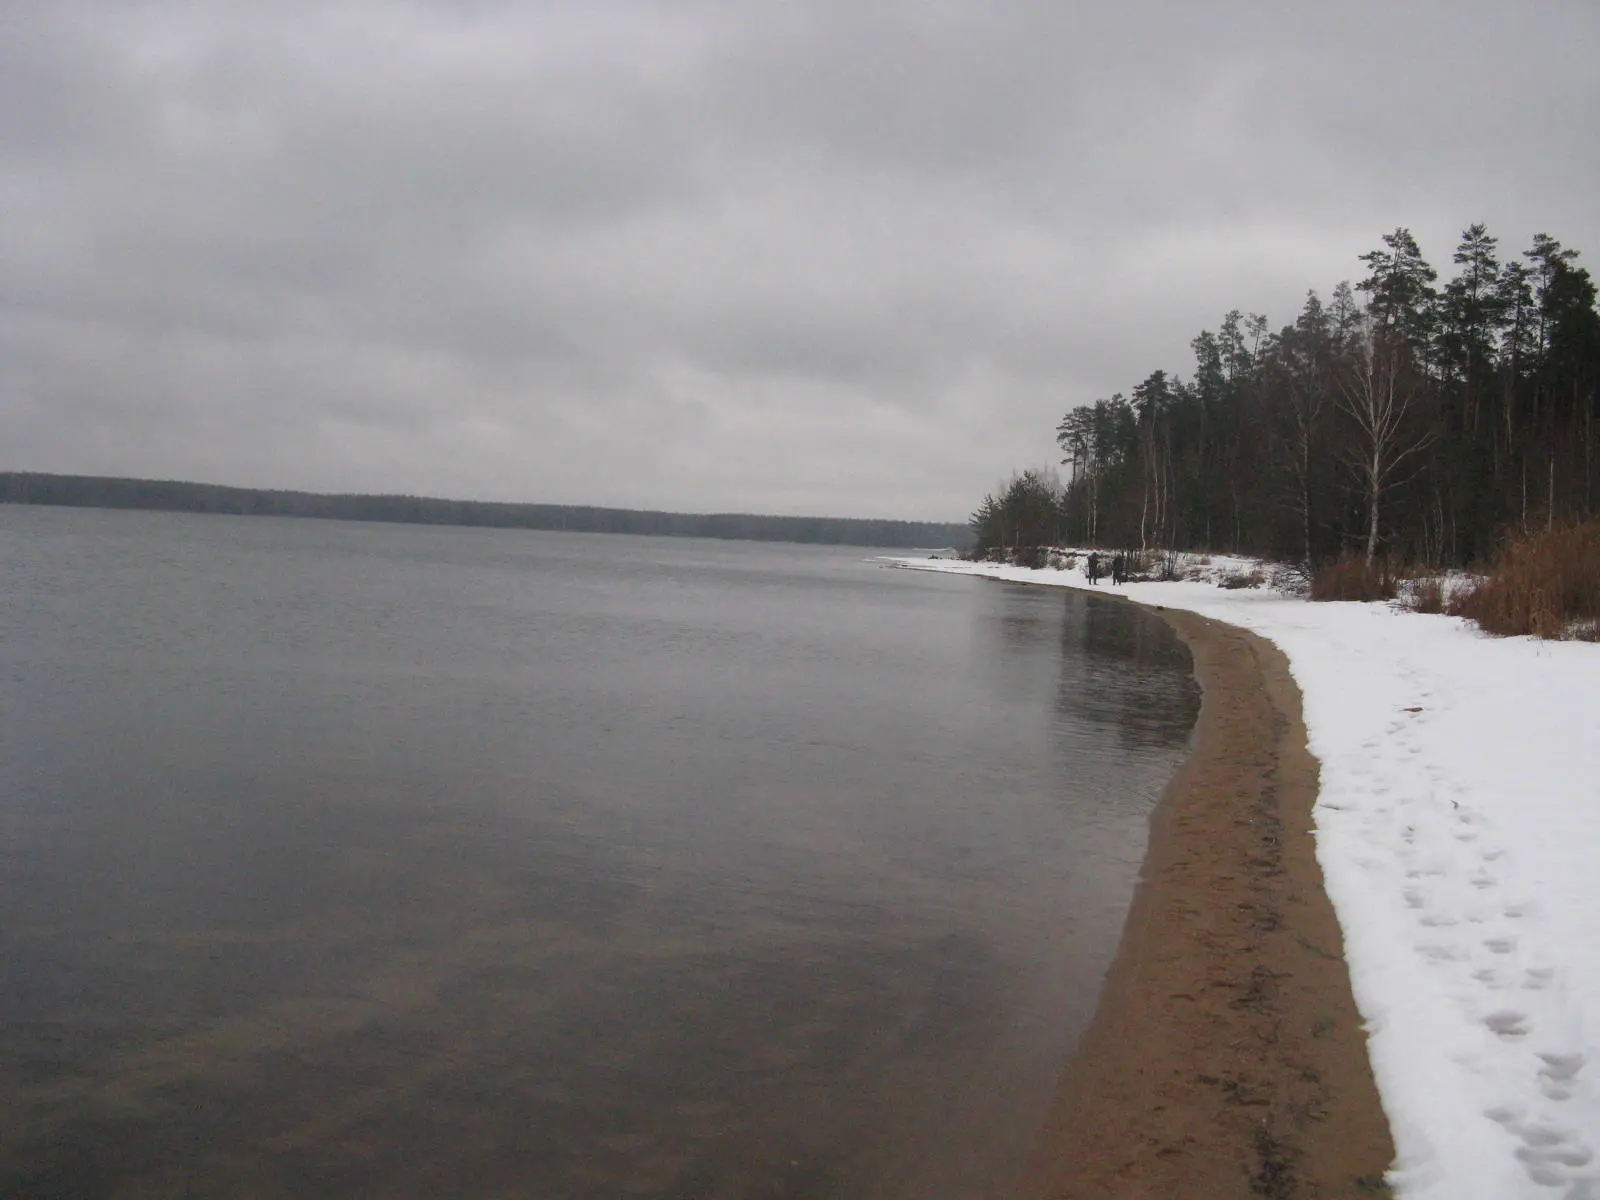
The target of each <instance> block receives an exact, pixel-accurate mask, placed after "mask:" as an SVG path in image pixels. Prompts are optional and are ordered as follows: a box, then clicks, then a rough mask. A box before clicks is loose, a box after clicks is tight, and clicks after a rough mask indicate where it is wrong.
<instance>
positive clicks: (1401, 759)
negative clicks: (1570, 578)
mask: <svg viewBox="0 0 1600 1200" xmlns="http://www.w3.org/2000/svg"><path fill="white" fill-rule="evenodd" d="M1102 557H1104V555H1103V554H1102ZM894 565H896V566H902V567H911V568H916V569H921V570H936V571H943V572H953V573H962V574H970V575H980V576H987V577H991V578H997V579H1005V580H1013V581H1016V582H1023V583H1033V584H1049V585H1055V586H1068V587H1087V586H1088V584H1087V581H1086V580H1085V578H1084V576H1083V574H1082V573H1081V570H1080V569H1079V568H1078V567H1071V568H1068V569H1065V570H1057V569H1053V568H1049V567H1047V568H1044V569H1042V570H1029V569H1027V568H1021V567H1010V566H999V565H995V564H988V563H965V562H955V561H948V560H941V561H931V560H928V559H916V560H914V559H897V560H894ZM1206 571H1207V573H1209V575H1210V577H1211V578H1213V579H1218V580H1220V579H1222V578H1225V577H1226V576H1228V575H1236V576H1245V575H1249V574H1251V573H1252V572H1259V571H1261V568H1260V564H1257V563H1252V562H1250V561H1249V560H1243V559H1217V558H1213V559H1211V560H1210V563H1209V567H1208V568H1207V569H1206ZM1197 573H1198V572H1197ZM1263 573H1264V572H1263ZM1095 590H1099V591H1105V592H1111V591H1115V592H1116V593H1118V594H1120V595H1124V596H1127V597H1129V598H1131V599H1133V600H1137V601H1141V602H1144V603H1149V604H1160V605H1166V606H1167V607H1170V608H1181V609H1188V610H1191V611H1193V612H1196V613H1199V614H1201V615H1203V616H1206V617H1212V618H1215V619H1217V620H1220V621H1226V622H1228V623H1230V624H1233V625H1239V626H1243V627H1244V628H1246V629H1250V630H1252V631H1254V632H1255V633H1258V634H1260V635H1261V636H1263V637H1265V638H1267V639H1269V640H1271V641H1272V642H1275V643H1276V644H1277V645H1278V646H1279V647H1280V648H1281V649H1282V650H1283V651H1284V653H1285V655H1286V656H1287V658H1288V660H1289V666H1290V670H1291V671H1292V673H1293V675H1294V678H1295V681H1296V683H1297V684H1298V685H1299V687H1300V690H1301V693H1302V696H1303V698H1304V711H1305V722H1306V728H1307V732H1308V737H1309V742H1310V748H1311V751H1312V753H1313V754H1315V755H1316V757H1317V758H1318V759H1319V760H1320V762H1321V768H1322V771H1321V790H1320V794H1319V797H1318V800H1317V803H1316V806H1315V808H1314V811H1313V821H1314V825H1315V830H1314V834H1315V838H1316V847H1317V858H1318V860H1319V862H1320V863H1321V865H1322V870H1323V874H1324V876H1325V877H1326V881H1327V890H1328V895H1329V897H1330V899H1331V900H1332V902H1333V906H1334V909H1335V911H1336V912H1337V914H1338V917H1339V921H1340V924H1341V925H1342V926H1343V930H1344V937H1345V957H1346V960H1347V962H1348V964H1349V969H1350V977H1351V984H1352V988H1353V990H1354V993H1355V998H1356V1003H1357V1006H1358V1007H1359V1008H1360V1010H1361V1014H1362V1017H1363V1019H1364V1021H1365V1024H1366V1026H1367V1030H1368V1032H1369V1034H1370V1041H1369V1045H1370V1051H1371V1056H1372V1066H1373V1074H1374V1076H1375V1077H1376V1079H1377V1083H1378V1090H1379V1093H1380V1095H1381V1097H1382V1100H1383V1106H1384V1110H1385V1112H1386V1113H1387V1115H1388V1118H1389V1123H1390V1127H1391V1129H1392V1131H1393V1134H1394V1141H1395V1148H1396V1159H1395V1164H1394V1167H1393V1169H1392V1170H1391V1171H1390V1174H1389V1182H1390V1185H1391V1186H1392V1187H1393V1188H1394V1190H1395V1193H1396V1195H1397V1196H1399V1197H1400V1198H1401V1200H1480V1198H1481V1200H1507V1198H1512V1197H1541V1198H1552V1200H1554V1198H1558V1197H1559V1198H1562V1200H1600V1162H1597V1161H1596V1156H1597V1153H1600V645H1596V644H1592V643H1590V644H1585V643H1580V642H1540V641H1535V640H1533V639H1530V638H1491V637H1489V636H1487V635H1485V634H1483V633H1481V632H1479V631H1478V630H1477V628H1476V627H1475V626H1473V625H1472V624H1470V623H1469V622H1466V621H1463V620H1461V619H1459V618H1454V617H1445V616H1424V615H1421V614H1417V613H1412V612H1409V611H1405V610H1403V609H1400V608H1398V607H1395V606H1392V605H1388V604H1358V603H1318V604H1313V603H1310V602H1308V601H1306V600H1303V599H1300V598H1297V597H1295V596H1292V595H1289V594H1286V593H1284V592H1281V591H1276V590H1273V589H1271V588H1267V587H1256V588H1235V589H1232V590H1230V589H1225V588H1223V587H1221V586H1218V584H1217V583H1214V582H1194V581H1187V582H1174V583H1135V584H1125V585H1122V586H1120V587H1117V588H1115V589H1113V588H1111V587H1110V586H1109V585H1108V584H1106V583H1104V582H1102V583H1101V584H1100V585H1099V587H1098V588H1096V589H1095Z"/></svg>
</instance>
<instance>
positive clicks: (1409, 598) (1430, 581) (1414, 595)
mask: <svg viewBox="0 0 1600 1200" xmlns="http://www.w3.org/2000/svg"><path fill="white" fill-rule="evenodd" d="M1444 603H1445V595H1444V579H1443V578H1442V577H1440V576H1438V575H1418V576H1417V577H1416V578H1415V579H1412V580H1411V581H1410V582H1409V583H1408V584H1407V585H1406V597H1405V604H1406V607H1407V608H1409V609H1410V610H1411V611H1412V612H1419V613H1442V612H1443V611H1444Z"/></svg>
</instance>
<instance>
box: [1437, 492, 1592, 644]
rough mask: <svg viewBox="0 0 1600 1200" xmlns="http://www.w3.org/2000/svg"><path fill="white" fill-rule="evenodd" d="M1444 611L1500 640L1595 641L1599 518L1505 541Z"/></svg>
mask: <svg viewBox="0 0 1600 1200" xmlns="http://www.w3.org/2000/svg"><path fill="white" fill-rule="evenodd" d="M1449 610H1450V612H1451V613H1453V614H1454V615H1456V616H1460V617H1467V618H1468V619H1470V620H1473V621H1476V622H1477V623H1478V625H1479V627H1480V628H1482V629H1483V630H1484V631H1485V632H1486V633H1494V634H1500V635H1502V636H1505V637H1520V636H1522V635H1524V634H1532V635H1533V636H1534V637H1542V638H1579V639H1582V640H1584V641H1596V640H1600V520H1596V521H1587V522H1585V523H1584V524H1582V525H1572V526H1568V527H1567V528H1566V529H1552V530H1548V531H1546V532H1543V533H1532V534H1526V535H1524V536H1523V537H1520V538H1517V539H1515V540H1513V541H1511V542H1508V543H1507V544H1506V546H1505V548H1504V549H1503V550H1501V552H1500V556H1499V558H1498V559H1496V560H1495V564H1494V567H1493V569H1491V570H1490V572H1489V573H1488V574H1487V575H1486V576H1485V577H1484V578H1483V580H1482V582H1480V583H1479V584H1477V586H1475V587H1473V588H1471V589H1469V590H1467V591H1465V592H1463V593H1461V594H1460V595H1459V596H1457V597H1455V598H1454V599H1453V600H1452V601H1451V603H1450V605H1449Z"/></svg>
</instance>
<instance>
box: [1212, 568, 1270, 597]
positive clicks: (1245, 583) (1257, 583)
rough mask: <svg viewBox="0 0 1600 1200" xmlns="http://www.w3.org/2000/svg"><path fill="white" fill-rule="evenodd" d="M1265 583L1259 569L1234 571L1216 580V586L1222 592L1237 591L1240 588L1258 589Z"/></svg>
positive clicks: (1264, 578)
mask: <svg viewBox="0 0 1600 1200" xmlns="http://www.w3.org/2000/svg"><path fill="white" fill-rule="evenodd" d="M1266 582H1267V577H1266V576H1265V575H1263V574H1262V573H1261V570H1260V568H1257V569H1255V570H1251V571H1234V572H1232V573H1230V574H1227V575H1224V576H1223V577H1222V578H1221V579H1219V580H1217V586H1218V587H1219V588H1222V589H1223V590H1224V591H1230V592H1232V591H1238V590H1239V589H1241V588H1258V587H1261V586H1262V585H1263V584H1265V583H1266Z"/></svg>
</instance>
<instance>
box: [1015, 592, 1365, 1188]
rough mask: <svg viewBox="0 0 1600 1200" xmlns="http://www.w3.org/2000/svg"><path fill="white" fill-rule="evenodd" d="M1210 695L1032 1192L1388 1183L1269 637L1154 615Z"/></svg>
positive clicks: (1312, 792)
mask: <svg viewBox="0 0 1600 1200" xmlns="http://www.w3.org/2000/svg"><path fill="white" fill-rule="evenodd" d="M1161 611H1162V616H1163V617H1164V618H1165V619H1166V620H1167V621H1168V623H1169V624H1170V625H1172V627H1173V628H1174V629H1175V630H1176V631H1177V632H1178V634H1179V635H1180V636H1181V637H1182V638H1183V639H1184V641H1185V642H1186V643H1188V645H1189V647H1190V650H1191V652H1192V654H1193V656H1194V668H1195V674H1196V677H1197V678H1198V679H1199V681H1200V684H1201V687H1202V689H1203V690H1204V701H1203V706H1202V709H1201V713H1200V718H1199V722H1198V724H1197V726H1196V741H1195V749H1194V753H1193V755H1192V756H1191V758H1190V759H1189V760H1188V761H1187V763H1186V764H1185V765H1184V767H1183V768H1182V769H1181V771H1180V772H1179V773H1178V775H1177V776H1176V777H1175V778H1174V780H1173V781H1172V784H1171V786H1170V787H1169V789H1168V791H1167V793H1166V795H1165V797H1164V798H1163V800H1162V803H1161V806H1160V808H1159V810H1158V811H1157V814H1156V816H1155V819H1154V821H1153V824H1152V828H1151V838H1150V846H1149V851H1148V854H1147V857H1146V860H1145V865H1144V871H1143V874H1142V879H1141V883H1140V885H1139V890H1138V893H1137V895H1136V896H1135V899H1134V902H1133V907H1132V909H1131V911H1130V913H1129V916H1128V922H1127V926H1126V929H1125V931H1124V934H1123V939H1122V944H1121V947H1120V949H1119V951H1118V957H1117V960H1116V963H1115V965H1114V966H1113V968H1112V970H1111V974H1110V976H1109V978H1108V979H1107V982H1106V988H1105V991H1104V993H1103V995H1102V998H1101V1001H1100V1005H1099V1008H1098V1010H1097V1013H1096V1017H1095V1019H1094V1022H1093V1024H1092V1025H1091V1027H1090V1029H1089V1031H1088V1033H1087V1034H1086V1035H1085V1036H1084V1039H1083V1041H1082V1043H1081V1044H1080V1047H1079V1051H1078V1054H1077V1057H1076V1060H1075V1061H1074V1062H1073V1063H1072V1065H1071V1066H1070V1068H1069V1070H1068V1071H1067V1073H1066V1075H1065V1076H1064V1078H1063V1081H1062V1084H1061V1087H1060V1090H1059V1092H1058V1094H1057V1096H1056V1098H1055V1101H1054V1105H1053V1108H1052V1111H1051V1114H1050V1116H1049V1118H1048V1120H1047V1123H1046V1125H1045V1127H1044V1129H1043V1131H1042V1133H1041V1135H1040V1137H1039V1140H1038V1143H1037V1145H1036V1148H1035V1151H1034V1154H1033V1157H1032V1160H1031V1162H1030V1165H1029V1171H1028V1178H1027V1184H1026V1188H1025V1191H1024V1195H1026V1196H1028V1197H1031V1198H1043V1197H1048V1198H1050V1200H1062V1198H1067V1197H1073V1198H1080V1197H1081V1198H1083V1200H1091V1198H1092V1200H1123V1198H1128V1200H1132V1198H1135V1197H1150V1198H1152V1200H1154V1198H1157V1197H1159V1198H1162V1200H1168V1198H1171V1197H1185V1198H1203V1197H1250V1196H1265V1197H1272V1198H1278V1200H1290V1198H1300V1197H1371V1196H1386V1195H1388V1194H1389V1192H1388V1189H1387V1188H1386V1187H1385V1185H1384V1183H1383V1172H1384V1170H1385V1169H1386V1168H1387V1166H1388V1165H1389V1164H1390V1162H1391V1161H1392V1160H1393V1156H1394V1151H1393V1146H1392V1144H1391V1142H1390V1138H1389V1129H1388V1124H1387V1121H1386V1120H1385V1118H1384V1116H1383V1112H1382V1109H1381V1106H1380V1104H1379V1100H1378V1094H1377V1090H1376V1087H1375V1085H1374V1084H1373V1081H1372V1075H1371V1070H1370V1067H1369V1065H1368V1057H1367V1044H1366V1034H1365V1033H1364V1031H1363V1030H1362V1028H1361V1024H1360V1018H1359V1016H1358V1015H1357V1012H1356V1008H1355V1002H1354V1000H1353V998H1352V996H1351V992H1350V983H1349V976H1348V972H1347V970H1346V967H1345V964H1344V960H1343V957H1342V949H1343V942H1342V937H1341V933H1340V929H1339V925H1338V921H1337V919H1336V918H1335V916H1334V914H1333V909H1332V906H1331V905H1330V904H1329V901H1328V898H1327V895H1326V894H1325V892H1324V890H1323V885H1322V873H1321V870H1320V868H1319V867H1318V865H1317V862H1316V858H1315V856H1314V852H1313V844H1312V837H1311V833H1310V830H1311V806H1312V803H1313V801H1314V800H1315V798H1316V793H1317V763H1316V760H1315V759H1314V758H1312V757H1311V755H1310V753H1309V752H1308V751H1307V749H1306V733H1305V726H1304V723H1303V722H1302V720H1301V714H1300V695H1299V691H1298V689H1297V688H1296V687H1295V684H1294V681H1293V679H1292V678H1291V676H1290V675H1289V670H1288V663H1287V660H1285V658H1284V656H1283V654H1282V653H1281V652H1280V651H1279V650H1278V649H1277V648H1276V647H1275V646H1273V645H1271V644H1270V643H1269V642H1266V641H1264V640H1263V639H1261V638H1259V637H1256V636H1255V635H1254V634H1251V633H1248V632H1246V631H1245V630H1242V629H1238V628H1235V627H1233V626H1229V625H1224V624H1221V623H1218V622H1214V621H1208V620H1206V619H1204V618H1201V617H1198V616H1195V615H1194V614H1192V613H1184V612H1176V611H1172V610H1161Z"/></svg>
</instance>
